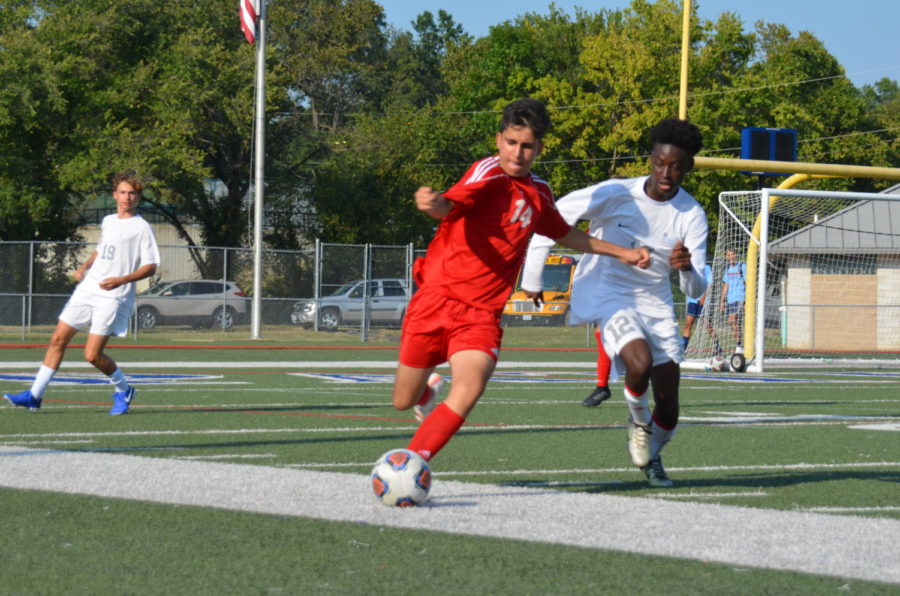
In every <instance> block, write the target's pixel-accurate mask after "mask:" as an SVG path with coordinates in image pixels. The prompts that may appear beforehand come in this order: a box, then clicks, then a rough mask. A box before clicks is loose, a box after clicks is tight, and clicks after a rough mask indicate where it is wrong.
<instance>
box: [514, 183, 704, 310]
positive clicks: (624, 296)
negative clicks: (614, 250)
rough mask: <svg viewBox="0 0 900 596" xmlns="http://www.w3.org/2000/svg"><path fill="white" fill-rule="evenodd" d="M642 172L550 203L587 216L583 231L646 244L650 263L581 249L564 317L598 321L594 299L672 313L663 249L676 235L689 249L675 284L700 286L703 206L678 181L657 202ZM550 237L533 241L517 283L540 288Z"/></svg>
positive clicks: (697, 289)
mask: <svg viewBox="0 0 900 596" xmlns="http://www.w3.org/2000/svg"><path fill="white" fill-rule="evenodd" d="M648 178H649V177H648V176H642V177H639V178H628V179H612V180H606V181H604V182H601V183H600V184H596V185H594V186H589V187H587V188H582V189H580V190H576V191H574V192H572V193H569V194H568V195H566V196H564V197H562V198H561V199H560V200H559V201H557V203H556V207H557V208H558V209H559V212H560V214H561V215H562V216H563V218H564V219H565V220H566V221H567V222H569V223H571V224H574V223H575V222H576V221H578V220H579V219H586V220H588V221H589V223H590V228H589V230H588V233H589V234H591V235H592V236H594V237H597V238H602V239H603V240H606V241H608V242H612V243H613V244H618V245H619V246H624V247H630V248H636V247H641V246H643V247H646V248H648V249H650V251H651V255H650V266H649V267H648V268H647V269H639V268H637V267H634V266H632V265H626V264H624V263H622V262H621V261H619V260H618V259H615V258H613V257H607V256H601V255H595V254H586V255H585V256H584V258H583V259H581V262H579V264H578V267H577V268H576V269H575V279H574V282H573V286H572V304H571V313H570V316H569V323H570V324H579V323H589V322H594V321H597V320H598V314H597V313H598V311H599V310H600V309H599V306H600V305H602V304H603V303H604V302H605V301H609V300H615V301H616V302H618V303H621V304H622V305H623V306H628V307H632V308H634V309H635V310H636V311H637V312H639V313H641V314H644V315H646V316H649V317H655V318H661V317H674V316H675V310H674V305H673V297H672V288H671V284H670V281H669V275H670V271H671V267H670V266H669V255H670V253H671V252H672V249H673V248H674V246H675V244H676V243H677V242H678V241H681V243H682V244H684V246H685V247H686V248H687V249H688V250H689V251H690V253H691V265H692V270H691V271H687V272H685V271H679V277H680V280H679V285H680V287H681V289H682V290H683V291H684V292H685V293H686V294H687V295H689V296H694V297H700V296H702V295H703V292H704V291H705V290H706V286H707V282H706V277H705V276H704V275H703V270H704V267H705V265H706V238H707V234H708V231H709V229H708V224H707V222H706V213H705V212H704V211H703V207H701V206H700V204H699V203H698V202H697V201H696V200H695V199H694V198H693V197H692V196H691V195H690V194H688V193H687V192H686V191H685V190H684V189H682V188H679V189H678V192H677V193H676V194H675V196H674V197H672V198H671V199H669V200H667V201H656V200H654V199H652V198H650V197H649V196H647V194H646V193H645V192H644V185H645V183H646V182H647V179H648ZM553 244H554V241H553V240H551V239H549V238H546V237H544V236H539V235H537V234H535V236H534V237H533V238H532V240H531V244H530V245H529V249H528V256H527V259H526V261H525V269H524V272H523V275H522V287H523V288H525V289H526V290H531V291H537V290H540V289H542V288H541V283H542V282H541V272H542V270H543V263H544V260H545V258H546V255H547V254H548V253H549V251H550V248H552V246H553Z"/></svg>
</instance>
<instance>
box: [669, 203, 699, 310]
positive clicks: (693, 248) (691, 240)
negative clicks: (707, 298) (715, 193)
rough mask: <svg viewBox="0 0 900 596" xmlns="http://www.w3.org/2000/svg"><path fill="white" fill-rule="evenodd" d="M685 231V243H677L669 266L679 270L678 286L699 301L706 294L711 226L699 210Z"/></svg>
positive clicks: (670, 257)
mask: <svg viewBox="0 0 900 596" xmlns="http://www.w3.org/2000/svg"><path fill="white" fill-rule="evenodd" d="M693 215H694V217H693V219H692V220H691V222H690V223H689V224H688V226H687V227H686V229H685V235H684V240H683V241H677V242H676V243H675V246H674V247H673V248H672V252H671V253H670V254H669V266H670V267H672V268H673V269H677V270H678V286H679V288H680V289H681V291H682V292H684V293H685V294H686V295H687V296H690V297H691V298H694V299H698V298H701V297H702V296H703V294H704V293H705V292H706V289H707V286H708V285H709V280H708V279H707V278H706V239H707V236H708V235H709V224H707V223H706V214H705V213H703V211H702V210H700V209H697V210H696V211H694V212H693Z"/></svg>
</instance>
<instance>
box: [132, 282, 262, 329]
mask: <svg viewBox="0 0 900 596" xmlns="http://www.w3.org/2000/svg"><path fill="white" fill-rule="evenodd" d="M246 312H247V298H246V295H245V294H244V292H243V291H242V290H241V288H239V287H238V285H237V284H236V283H234V282H233V281H217V280H213V279H189V280H179V281H167V282H162V283H158V284H156V285H155V286H153V287H151V288H149V289H147V290H144V291H143V292H141V293H140V294H138V296H137V324H138V328H140V329H153V328H154V327H156V326H157V325H165V324H187V325H194V326H199V325H208V326H211V327H220V328H222V329H231V328H232V327H234V325H235V323H237V321H238V319H239V317H241V316H243V315H245V314H246Z"/></svg>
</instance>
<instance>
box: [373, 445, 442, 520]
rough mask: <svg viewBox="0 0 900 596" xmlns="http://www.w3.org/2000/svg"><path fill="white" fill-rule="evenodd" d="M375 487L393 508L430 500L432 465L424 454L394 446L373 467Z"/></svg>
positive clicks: (383, 500)
mask: <svg viewBox="0 0 900 596" xmlns="http://www.w3.org/2000/svg"><path fill="white" fill-rule="evenodd" d="M371 479H372V490H373V491H374V492H375V496H376V497H378V498H379V499H381V502H382V503H384V504H385V505H388V506H390V507H412V506H415V505H421V504H423V503H424V502H425V501H427V500H428V493H429V492H430V491H431V468H429V467H428V462H427V461H425V458H423V457H422V456H421V455H419V454H418V453H416V452H415V451H410V450H409V449H392V450H390V451H388V452H387V453H385V454H384V455H382V456H381V457H379V458H378V460H377V461H376V462H375V467H374V468H372V475H371Z"/></svg>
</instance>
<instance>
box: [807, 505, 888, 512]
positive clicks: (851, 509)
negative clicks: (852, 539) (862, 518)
mask: <svg viewBox="0 0 900 596" xmlns="http://www.w3.org/2000/svg"><path fill="white" fill-rule="evenodd" d="M795 511H812V512H815V513H882V512H884V513H893V512H896V511H900V507H893V506H884V507H802V508H797V509H796V510H795Z"/></svg>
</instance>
